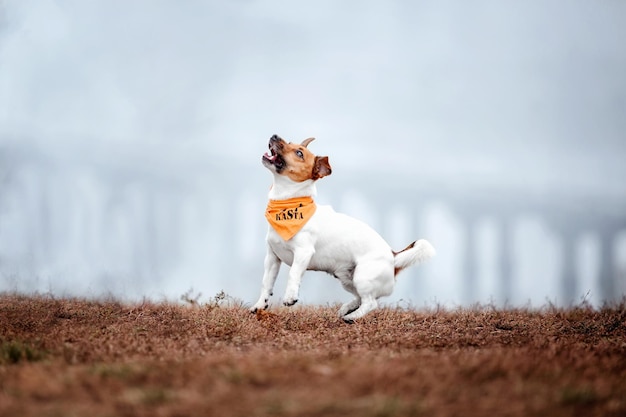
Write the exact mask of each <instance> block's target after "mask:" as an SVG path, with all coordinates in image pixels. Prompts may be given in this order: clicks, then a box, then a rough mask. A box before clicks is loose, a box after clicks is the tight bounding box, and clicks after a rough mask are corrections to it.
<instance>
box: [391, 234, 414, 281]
mask: <svg viewBox="0 0 626 417" xmlns="http://www.w3.org/2000/svg"><path fill="white" fill-rule="evenodd" d="M416 242H417V241H415V242H413V243H411V244H409V246H407V247H406V248H404V249H402V250H401V251H398V252H396V251H394V250H392V251H391V253H393V256H394V257H395V256H396V255H397V254H399V253H402V252H404V251H405V250H409V249H413V247H414V246H415V243H416ZM402 269H403V268H394V269H393V275H394V276H396V275H398V273H399V272H400V271H402Z"/></svg>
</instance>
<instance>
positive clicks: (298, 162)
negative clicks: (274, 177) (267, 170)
mask: <svg viewBox="0 0 626 417" xmlns="http://www.w3.org/2000/svg"><path fill="white" fill-rule="evenodd" d="M313 139H314V138H308V139H305V140H304V141H303V142H302V144H297V143H291V142H289V143H287V142H285V141H284V140H283V139H280V146H278V147H277V148H276V151H277V152H278V153H279V154H280V156H281V157H282V159H283V160H284V161H285V168H284V169H283V171H282V173H281V174H283V175H287V176H288V177H289V178H291V179H292V180H294V181H296V182H302V181H306V180H311V179H312V180H318V179H320V178H322V177H325V176H327V175H330V173H331V172H332V169H331V167H330V164H329V163H328V157H327V156H315V155H314V154H313V153H312V152H311V151H309V150H308V149H307V148H306V146H307V145H308V144H309V143H311V141H313Z"/></svg>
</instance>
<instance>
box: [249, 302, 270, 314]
mask: <svg viewBox="0 0 626 417" xmlns="http://www.w3.org/2000/svg"><path fill="white" fill-rule="evenodd" d="M269 306H270V305H269V303H268V302H267V301H265V302H258V303H256V304H255V305H253V306H252V308H251V309H250V313H252V314H255V313H256V312H257V311H261V310H267V309H268V307H269Z"/></svg>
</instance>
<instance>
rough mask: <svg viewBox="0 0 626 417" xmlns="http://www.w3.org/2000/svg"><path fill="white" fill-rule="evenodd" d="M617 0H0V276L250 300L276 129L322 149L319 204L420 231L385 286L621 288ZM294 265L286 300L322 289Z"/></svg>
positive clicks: (95, 288)
mask: <svg viewBox="0 0 626 417" xmlns="http://www.w3.org/2000/svg"><path fill="white" fill-rule="evenodd" d="M624 16H626V3H622V2H605V3H603V4H602V5H595V4H594V5H590V4H589V3H588V2H586V1H583V0H575V1H571V0H550V1H546V2H538V3H535V2H532V3H529V2H523V1H520V2H516V3H515V4H504V3H503V4H494V3H493V2H488V1H478V2H472V3H471V4H470V3H467V2H463V1H458V2H444V3H442V2H439V1H434V0H433V1H410V0H395V1H389V2H373V1H372V2H358V1H353V2H335V1H331V0H329V1H322V2H316V3H315V4H307V5H293V6H291V7H288V8H287V7H285V6H284V4H282V3H280V2H274V1H269V0H268V1H263V0H256V1H247V2H234V3H231V4H229V5H212V4H210V3H207V2H204V1H197V2H194V1H190V2H185V3H184V4H173V3H171V2H167V1H162V2H159V1H145V2H141V1H138V2H132V3H128V2H116V1H101V2H88V3H87V2H85V3H82V2H79V3H76V2H67V1H52V0H50V1H41V2H36V3H31V2H26V1H18V0H5V1H2V0H0V62H1V63H2V64H1V65H0V291H13V290H17V291H21V292H30V291H39V292H52V293H53V294H58V295H85V296H93V297H97V296H103V295H104V296H106V295H112V296H115V297H126V298H131V299H140V298H142V297H149V298H157V299H158V298H169V299H177V298H178V297H179V296H180V295H181V294H183V293H185V292H186V291H188V290H189V289H190V288H194V289H195V291H199V292H202V293H203V294H204V295H205V296H207V297H208V296H211V295H212V294H215V293H217V292H219V291H220V290H222V289H223V290H225V291H226V292H227V293H229V294H231V295H233V296H235V297H237V298H241V299H243V300H245V301H251V300H253V299H254V298H255V296H256V290H257V283H258V279H259V275H260V274H261V273H262V258H263V239H264V233H265V228H266V224H265V222H264V219H263V209H264V207H265V196H266V191H267V187H268V186H269V183H270V179H269V178H268V177H267V175H266V174H267V173H266V172H265V171H264V170H263V168H262V167H261V166H260V162H259V161H260V155H261V154H262V153H263V152H264V151H265V143H266V142H267V138H268V137H269V136H271V135H272V134H274V133H277V134H280V135H281V136H283V137H286V138H288V139H291V140H301V139H303V138H305V137H308V136H316V137H317V138H318V140H317V141H316V143H315V152H316V153H318V154H327V155H329V156H330V160H331V164H332V165H333V168H334V170H333V171H334V172H333V175H332V176H330V177H329V178H325V179H323V180H322V181H321V182H320V184H319V185H318V189H319V198H318V200H319V201H320V203H331V204H333V206H335V207H336V208H337V209H338V210H342V211H345V212H348V213H349V214H351V215H353V216H355V217H360V218H362V219H364V220H366V221H367V222H368V223H370V224H372V226H374V227H375V228H376V229H377V230H379V231H380V232H381V234H383V236H384V237H385V238H386V239H387V240H388V241H389V242H390V243H392V245H394V244H395V246H396V247H399V246H400V245H402V244H404V243H405V241H406V240H407V239H412V238H417V237H426V238H428V239H429V240H430V241H432V242H433V244H434V245H435V247H436V248H437V251H438V256H437V258H436V259H435V260H434V261H432V262H431V263H430V264H428V265H426V266H424V267H422V268H419V269H417V270H416V271H412V272H410V273H408V272H407V274H403V275H401V276H400V277H399V284H398V286H397V289H396V291H395V292H394V296H393V297H392V298H390V299H388V301H389V302H390V303H396V302H400V303H401V304H404V303H406V304H412V305H416V306H420V305H423V304H424V303H426V304H430V303H438V302H440V303H444V304H448V305H455V304H457V305H458V304H464V305H467V304H471V303H474V302H481V303H489V302H494V303H496V304H499V305H501V304H505V303H509V304H513V305H524V304H527V303H529V302H530V303H531V304H532V305H533V306H538V305H542V304H544V303H545V302H546V301H550V302H555V303H557V304H560V305H567V304H570V303H577V302H580V301H581V300H583V299H584V300H587V301H590V302H592V303H593V304H595V305H599V304H601V303H602V302H603V300H615V299H619V298H620V297H621V296H622V294H624V293H625V292H626V185H625V182H624V180H623V179H624V178H626V164H625V163H624V161H626V140H625V137H624V132H626V118H624V114H626V77H624V74H626V43H624V42H623V41H622V40H623V39H625V38H626V19H625V18H624ZM309 275H312V276H307V278H305V280H304V283H303V285H304V286H305V287H307V286H308V288H305V289H303V291H302V292H303V295H305V296H306V297H307V298H305V299H304V300H303V301H304V302H308V303H314V302H322V303H325V302H335V301H342V300H338V299H337V297H338V296H341V294H342V291H341V290H340V288H339V284H338V283H336V282H333V280H332V279H331V278H328V277H319V278H318V277H317V276H315V275H316V274H313V273H311V274H309ZM277 290H278V291H280V281H279V286H278V288H277ZM400 300H402V301H400Z"/></svg>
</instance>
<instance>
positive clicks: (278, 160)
mask: <svg viewBox="0 0 626 417" xmlns="http://www.w3.org/2000/svg"><path fill="white" fill-rule="evenodd" d="M269 148H270V149H269V150H268V151H267V152H266V153H265V154H264V155H263V162H264V163H266V164H269V165H274V167H276V170H277V171H280V170H281V169H283V168H284V166H285V160H284V159H283V157H282V156H280V155H279V154H278V152H276V151H275V150H274V147H273V146H272V144H270V145H269Z"/></svg>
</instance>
